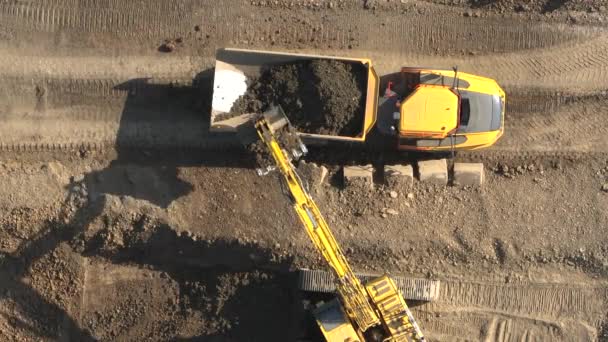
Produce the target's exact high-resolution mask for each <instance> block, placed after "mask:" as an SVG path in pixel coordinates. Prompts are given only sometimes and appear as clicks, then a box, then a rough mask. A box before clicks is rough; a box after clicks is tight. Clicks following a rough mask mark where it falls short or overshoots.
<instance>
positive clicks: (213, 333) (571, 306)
mask: <svg viewBox="0 0 608 342" xmlns="http://www.w3.org/2000/svg"><path fill="white" fill-rule="evenodd" d="M607 6H608V5H606V4H605V2H604V1H601V0H590V1H574V0H570V1H565V0H563V1H556V0H538V1H536V0H534V1H523V0H521V1H518V0H508V1H506V0H505V1H502V0H501V1H473V0H470V1H469V0H428V1H419V0H407V1H380V0H376V1H372V0H366V1H356V0H353V1H345V0H316V1H308V0H306V1H304V0H279V1H244V0H225V1H222V2H217V1H206V0H181V1H177V0H173V1H164V0H149V1H146V2H145V5H142V3H141V2H131V1H118V0H103V1H84V0H49V1H44V2H32V1H3V0H0V340H2V341H33V340H35V341H95V340H100V341H132V340H137V341H139V340H151V341H167V340H172V341H298V340H304V339H305V337H309V336H308V335H307V334H308V329H306V323H303V322H307V320H306V318H307V316H306V314H305V313H304V312H302V309H301V308H302V299H303V298H302V297H301V294H299V293H298V292H297V291H295V290H294V287H295V285H294V284H295V279H294V273H293V272H292V271H293V270H295V269H297V268H299V267H307V268H314V269H321V268H323V264H322V263H321V260H320V259H319V257H318V253H317V252H316V251H315V250H314V249H313V247H312V244H311V243H310V241H309V240H308V237H307V236H306V234H305V232H304V231H303V230H302V229H301V227H300V226H299V223H298V221H297V218H296V216H295V214H294V213H293V212H292V209H291V207H290V204H289V201H288V199H287V198H286V197H285V195H284V194H283V192H282V190H281V189H282V188H281V184H280V182H279V180H278V178H277V176H276V175H274V174H270V175H268V176H265V177H259V176H257V175H256V173H255V170H254V167H255V163H254V162H253V158H251V156H250V155H248V154H247V153H245V151H243V150H242V149H241V148H240V147H239V142H238V141H236V140H235V139H234V137H233V136H226V135H219V134H211V133H209V132H208V131H207V127H208V125H209V107H210V93H211V91H212V75H213V69H212V68H213V63H214V60H213V57H214V53H215V50H216V49H217V48H220V47H225V46H229V47H240V48H252V49H274V50H280V51H299V52H306V53H314V54H329V55H345V56H352V57H369V58H371V59H372V60H373V61H374V64H375V67H376V70H377V71H378V73H379V74H380V75H382V74H386V73H390V72H394V71H396V70H399V68H400V67H402V66H405V65H411V66H415V65H421V66H437V67H451V66H453V65H458V67H459V70H462V71H465V72H471V73H477V74H481V75H486V76H489V77H493V78H495V79H496V80H497V81H498V82H499V84H501V85H502V86H503V87H504V88H505V91H506V93H507V113H506V120H505V124H506V126H505V136H504V137H503V138H502V139H501V140H500V141H499V143H498V144H497V145H496V146H495V147H493V148H491V149H489V150H487V151H482V152H475V153H472V152H469V153H459V154H458V155H457V156H456V160H457V161H481V162H484V164H485V166H486V171H487V172H486V176H487V179H486V183H485V185H484V186H483V188H481V189H469V188H462V187H456V186H448V187H433V186H428V185H424V184H421V183H420V182H417V181H415V182H414V185H413V186H412V187H405V186H403V185H402V186H399V187H389V186H387V185H385V182H384V179H382V176H381V173H379V172H378V173H377V175H376V176H377V177H376V178H375V180H374V181H375V186H374V189H370V188H365V189H364V188H357V187H344V185H343V184H342V181H341V172H340V165H343V164H364V163H365V164H367V163H371V164H373V165H374V166H375V167H376V169H378V170H380V169H381V168H382V166H383V165H385V164H391V163H397V162H404V160H406V161H411V160H412V159H413V158H415V157H420V156H404V155H397V154H395V153H391V152H379V151H367V150H362V149H357V148H354V147H349V148H347V149H346V150H336V149H335V148H329V147H328V148H327V149H321V150H317V149H311V153H310V155H309V157H308V161H309V162H313V161H314V162H315V163H318V164H322V165H323V166H325V167H327V169H328V170H329V175H328V178H327V179H326V180H325V181H324V182H319V181H318V179H315V178H314V176H310V175H314V173H310V174H308V173H306V174H307V175H309V176H307V179H306V181H307V183H309V184H311V185H312V189H313V191H312V193H313V196H314V197H315V199H316V200H317V201H318V202H319V206H320V208H321V210H322V211H323V213H324V214H325V215H326V218H327V220H328V222H329V223H330V225H331V226H332V228H333V230H334V232H335V234H336V237H337V239H338V240H339V241H340V243H341V244H342V246H343V249H344V251H345V252H346V253H347V256H348V257H349V259H350V260H351V261H352V264H353V267H354V268H355V269H356V270H357V271H365V272H373V271H376V272H382V271H386V272H389V273H391V274H396V275H401V276H412V277H423V278H430V279H438V280H440V281H441V287H440V294H439V297H438V299H437V300H436V301H434V302H431V303H413V304H414V305H413V310H414V314H415V315H416V317H417V319H418V320H419V322H420V325H421V327H422V329H423V331H424V332H425V333H426V335H428V337H429V339H430V340H432V341H454V340H461V341H462V340H470V341H504V342H506V341H608V322H607V320H608V286H607V284H608V282H607V281H608V248H607V247H606V246H608V235H607V234H606V227H608V154H607V153H606V151H607V150H608V138H606V133H608V124H607V123H606V120H605V118H606V117H608V109H607V108H608V100H607V99H608V97H607V96H608V93H607V89H608V77H607V76H608V30H607V29H606V27H607V26H606V25H607V23H608V10H607ZM168 51H170V52H168ZM391 191H394V192H396V193H397V196H396V197H395V196H394V194H393V193H391Z"/></svg>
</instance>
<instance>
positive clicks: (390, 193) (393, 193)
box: [388, 191, 399, 198]
mask: <svg viewBox="0 0 608 342" xmlns="http://www.w3.org/2000/svg"><path fill="white" fill-rule="evenodd" d="M388 194H389V196H391V198H397V197H399V194H398V193H397V191H391V192H389V193H388Z"/></svg>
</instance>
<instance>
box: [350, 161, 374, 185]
mask: <svg viewBox="0 0 608 342" xmlns="http://www.w3.org/2000/svg"><path fill="white" fill-rule="evenodd" d="M343 173H344V185H346V186H349V185H353V184H357V183H358V184H361V183H363V184H365V185H366V186H369V187H370V188H373V187H374V168H373V166H372V165H370V164H368V165H356V166H345V167H344V168H343Z"/></svg>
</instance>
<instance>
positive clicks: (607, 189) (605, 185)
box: [602, 183, 608, 192]
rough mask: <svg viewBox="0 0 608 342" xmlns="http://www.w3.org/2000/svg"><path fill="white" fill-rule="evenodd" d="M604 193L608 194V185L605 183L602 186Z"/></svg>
mask: <svg viewBox="0 0 608 342" xmlns="http://www.w3.org/2000/svg"><path fill="white" fill-rule="evenodd" d="M602 191H603V192H608V183H604V185H602Z"/></svg>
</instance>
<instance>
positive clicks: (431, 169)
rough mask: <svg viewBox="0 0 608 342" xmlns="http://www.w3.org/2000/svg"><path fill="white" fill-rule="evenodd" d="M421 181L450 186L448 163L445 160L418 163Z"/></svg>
mask: <svg viewBox="0 0 608 342" xmlns="http://www.w3.org/2000/svg"><path fill="white" fill-rule="evenodd" d="M418 172H419V173H420V181H421V182H427V183H432V184H437V185H447V184H448V163H447V161H446V160H445V159H433V160H422V161H418Z"/></svg>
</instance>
